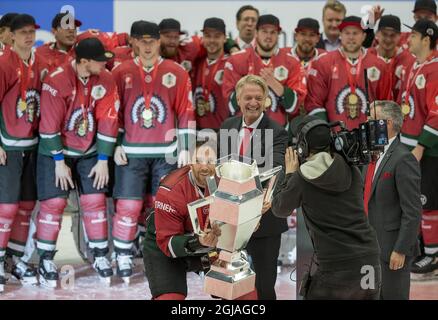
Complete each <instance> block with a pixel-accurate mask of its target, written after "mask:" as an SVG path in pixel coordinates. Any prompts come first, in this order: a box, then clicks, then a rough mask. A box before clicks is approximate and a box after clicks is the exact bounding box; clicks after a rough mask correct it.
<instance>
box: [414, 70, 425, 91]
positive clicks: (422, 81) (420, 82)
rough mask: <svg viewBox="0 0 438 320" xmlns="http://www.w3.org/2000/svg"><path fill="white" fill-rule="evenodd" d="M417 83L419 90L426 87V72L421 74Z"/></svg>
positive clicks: (416, 80)
mask: <svg viewBox="0 0 438 320" xmlns="http://www.w3.org/2000/svg"><path fill="white" fill-rule="evenodd" d="M415 85H416V86H417V88H418V89H419V90H421V89H424V87H425V86H426V78H425V77H424V74H420V75H418V76H417V78H416V79H415Z"/></svg>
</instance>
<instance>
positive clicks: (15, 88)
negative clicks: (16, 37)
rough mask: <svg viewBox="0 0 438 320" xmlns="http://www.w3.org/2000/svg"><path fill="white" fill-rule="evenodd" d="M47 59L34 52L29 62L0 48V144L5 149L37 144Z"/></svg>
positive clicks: (19, 148)
mask: <svg viewBox="0 0 438 320" xmlns="http://www.w3.org/2000/svg"><path fill="white" fill-rule="evenodd" d="M48 68H49V66H48V64H47V61H46V60H45V59H44V58H43V57H42V56H41V55H39V54H37V53H35V52H34V51H33V52H32V54H31V58H30V64H27V63H25V62H23V60H21V59H20V57H19V56H18V54H17V53H16V52H15V51H14V50H13V49H12V48H8V49H5V50H0V145H1V146H2V148H3V149H5V150H27V149H33V148H35V147H36V145H37V144H38V130H37V129H38V121H39V116H40V98H41V97H40V96H41V85H42V79H43V78H44V76H45V75H46V74H47V73H48Z"/></svg>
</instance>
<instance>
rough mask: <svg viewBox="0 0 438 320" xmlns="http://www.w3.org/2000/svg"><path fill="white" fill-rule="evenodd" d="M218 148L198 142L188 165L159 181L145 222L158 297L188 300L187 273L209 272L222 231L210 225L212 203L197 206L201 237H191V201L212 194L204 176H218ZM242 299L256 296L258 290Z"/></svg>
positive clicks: (146, 257) (147, 261)
mask: <svg viewBox="0 0 438 320" xmlns="http://www.w3.org/2000/svg"><path fill="white" fill-rule="evenodd" d="M215 164H216V146H215V145H213V143H210V142H206V143H200V142H199V143H198V144H197V147H196V151H195V152H194V153H193V155H192V161H191V163H190V165H189V166H185V167H183V168H180V169H178V170H175V171H173V172H172V173H170V174H169V175H168V176H166V177H165V178H164V179H163V180H162V181H161V183H160V187H159V189H158V192H157V196H156V200H155V210H154V213H153V214H151V216H150V217H149V219H148V221H147V233H146V239H145V243H144V247H143V261H144V265H145V271H146V276H147V278H148V281H149V288H150V290H151V293H152V299H154V300H184V299H185V298H186V296H187V280H186V273H187V272H202V271H204V272H205V271H207V270H208V269H209V267H210V260H212V259H214V256H215V254H216V251H215V247H216V244H217V242H218V237H219V236H220V235H221V229H220V228H219V226H218V225H216V224H212V225H210V223H209V217H208V214H209V206H205V207H202V208H199V209H198V210H197V212H198V218H199V222H200V228H201V229H202V230H203V231H204V232H205V234H204V235H203V236H197V235H193V230H194V229H193V226H192V223H191V219H190V215H189V212H188V209H187V204H188V203H190V202H193V201H196V200H199V199H201V198H204V197H207V196H208V195H209V190H208V188H207V181H206V179H207V178H208V177H210V176H214V175H215ZM240 299H245V300H250V299H257V294H256V291H255V290H254V291H253V292H251V293H250V294H248V295H246V296H244V297H241V298H240Z"/></svg>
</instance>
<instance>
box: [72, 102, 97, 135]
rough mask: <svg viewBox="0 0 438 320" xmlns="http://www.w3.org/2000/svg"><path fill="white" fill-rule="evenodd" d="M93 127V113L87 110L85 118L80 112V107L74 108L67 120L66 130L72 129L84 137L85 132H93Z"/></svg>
mask: <svg viewBox="0 0 438 320" xmlns="http://www.w3.org/2000/svg"><path fill="white" fill-rule="evenodd" d="M94 127H95V123H94V118H93V114H92V113H91V112H90V111H88V112H87V116H86V119H84V116H83V114H82V109H81V108H78V109H75V110H74V111H73V112H72V114H71V116H70V119H69V120H68V121H67V126H66V130H67V131H73V132H74V133H75V134H76V135H77V136H78V137H81V138H83V137H85V136H86V135H87V133H89V132H93V131H94Z"/></svg>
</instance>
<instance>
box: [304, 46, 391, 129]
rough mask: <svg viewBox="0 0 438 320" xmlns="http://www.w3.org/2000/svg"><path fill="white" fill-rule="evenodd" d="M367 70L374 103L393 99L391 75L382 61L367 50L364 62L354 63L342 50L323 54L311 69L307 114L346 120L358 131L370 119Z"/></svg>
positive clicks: (349, 126) (364, 52) (364, 51)
mask: <svg viewBox="0 0 438 320" xmlns="http://www.w3.org/2000/svg"><path fill="white" fill-rule="evenodd" d="M359 64H360V66H359ZM364 69H367V70H368V73H367V74H368V84H369V92H368V97H369V100H370V102H372V101H374V100H386V99H390V98H391V82H390V75H389V72H387V66H386V63H385V62H384V61H383V60H382V59H380V58H378V57H377V56H376V55H372V54H370V53H369V52H368V51H367V50H366V49H363V51H362V59H356V61H355V62H354V63H352V62H351V61H350V60H349V59H346V58H345V56H344V54H343V52H342V50H341V49H338V50H335V51H332V52H329V53H327V54H325V55H322V56H321V57H320V58H319V59H317V60H316V61H314V63H313V65H312V68H311V69H310V70H309V77H308V83H307V90H308V94H307V98H306V101H305V104H304V107H305V109H306V111H307V112H308V113H309V114H311V115H317V116H320V117H322V118H324V119H327V120H328V121H339V120H340V121H343V122H344V123H345V125H346V126H347V128H348V129H353V128H357V127H358V126H359V124H360V123H362V122H365V121H366V120H367V104H366V95H365V80H364ZM349 79H350V80H349ZM350 82H351V83H352V84H351V85H350ZM351 86H353V88H355V89H353V90H355V92H354V91H353V90H352V89H351Z"/></svg>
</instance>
